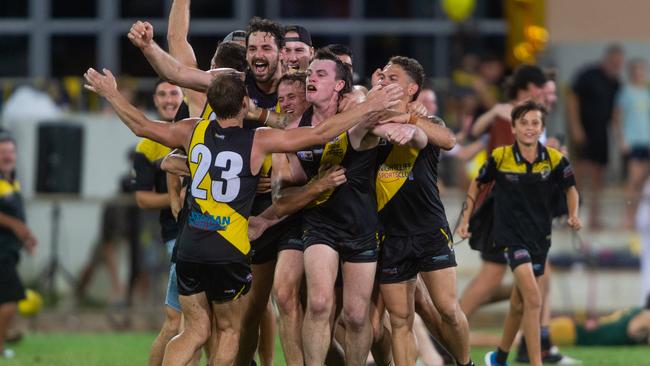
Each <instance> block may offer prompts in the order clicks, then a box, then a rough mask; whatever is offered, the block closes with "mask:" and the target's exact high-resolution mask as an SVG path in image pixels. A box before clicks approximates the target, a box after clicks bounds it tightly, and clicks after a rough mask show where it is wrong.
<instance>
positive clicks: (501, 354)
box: [496, 347, 508, 364]
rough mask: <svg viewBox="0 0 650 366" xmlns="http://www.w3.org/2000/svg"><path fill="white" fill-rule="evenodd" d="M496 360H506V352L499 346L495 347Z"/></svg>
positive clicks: (500, 362) (502, 361) (503, 361)
mask: <svg viewBox="0 0 650 366" xmlns="http://www.w3.org/2000/svg"><path fill="white" fill-rule="evenodd" d="M496 361H497V363H499V364H504V363H506V361H508V352H506V351H503V350H502V349H501V348H499V347H497V355H496Z"/></svg>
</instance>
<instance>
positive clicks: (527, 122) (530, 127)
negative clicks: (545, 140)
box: [512, 110, 544, 146]
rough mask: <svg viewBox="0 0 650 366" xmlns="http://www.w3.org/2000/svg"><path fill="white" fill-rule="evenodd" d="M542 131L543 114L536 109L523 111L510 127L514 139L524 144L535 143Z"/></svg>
mask: <svg viewBox="0 0 650 366" xmlns="http://www.w3.org/2000/svg"><path fill="white" fill-rule="evenodd" d="M543 131H544V122H543V116H542V112H540V111H538V110H531V111H528V112H526V113H524V115H523V116H521V118H519V119H516V120H515V123H514V126H513V127H512V133H513V134H514V135H515V140H517V142H518V143H520V144H522V145H525V146H532V145H535V144H537V141H539V137H540V136H541V135H542V132H543Z"/></svg>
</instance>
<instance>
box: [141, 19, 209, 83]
mask: <svg viewBox="0 0 650 366" xmlns="http://www.w3.org/2000/svg"><path fill="white" fill-rule="evenodd" d="M128 38H129V40H130V41H131V43H133V45H134V46H136V47H138V48H139V49H140V51H142V54H143V55H144V57H146V58H147V61H149V64H151V67H153V69H154V70H155V71H156V73H157V74H158V75H159V76H160V77H161V78H162V79H164V80H166V81H168V82H170V83H172V84H175V85H178V86H180V87H181V88H188V89H192V90H196V91H198V92H202V93H205V92H206V91H207V90H208V87H209V86H210V82H212V75H211V73H210V72H208V71H201V70H198V69H196V68H194V67H188V66H186V65H183V64H182V63H181V62H179V61H178V60H176V59H175V58H174V57H172V56H171V55H170V54H168V53H167V52H165V51H164V50H163V49H162V48H160V46H158V44H157V43H156V42H154V40H153V26H152V25H151V24H149V23H148V22H141V21H137V22H135V23H134V24H133V26H131V30H130V31H129V34H128Z"/></svg>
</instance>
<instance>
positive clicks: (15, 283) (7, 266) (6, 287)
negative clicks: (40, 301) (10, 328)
mask: <svg viewBox="0 0 650 366" xmlns="http://www.w3.org/2000/svg"><path fill="white" fill-rule="evenodd" d="M19 258H20V257H19V256H18V255H7V256H2V257H0V304H4V303H9V302H18V301H20V300H22V299H24V298H25V287H24V286H23V283H22V281H20V277H18V271H17V270H16V267H17V266H18V259H19Z"/></svg>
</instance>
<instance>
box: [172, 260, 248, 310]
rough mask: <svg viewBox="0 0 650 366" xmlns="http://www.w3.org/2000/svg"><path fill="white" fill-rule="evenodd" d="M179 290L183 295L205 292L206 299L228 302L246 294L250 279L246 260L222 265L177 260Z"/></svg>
mask: <svg viewBox="0 0 650 366" xmlns="http://www.w3.org/2000/svg"><path fill="white" fill-rule="evenodd" d="M176 279H177V283H178V293H179V294H180V295H182V296H191V295H196V294H199V293H201V292H205V295H206V296H207V298H208V300H209V301H214V302H228V301H233V300H236V299H237V298H239V297H241V296H244V295H246V293H248V290H250V288H251V284H252V282H253V274H252V273H251V268H250V265H249V264H248V263H245V262H232V263H224V264H207V263H193V262H185V261H177V262H176Z"/></svg>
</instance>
